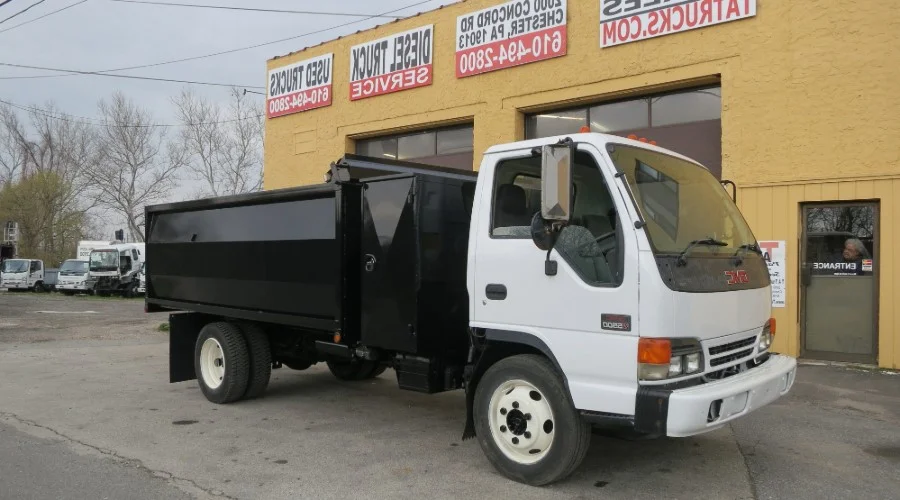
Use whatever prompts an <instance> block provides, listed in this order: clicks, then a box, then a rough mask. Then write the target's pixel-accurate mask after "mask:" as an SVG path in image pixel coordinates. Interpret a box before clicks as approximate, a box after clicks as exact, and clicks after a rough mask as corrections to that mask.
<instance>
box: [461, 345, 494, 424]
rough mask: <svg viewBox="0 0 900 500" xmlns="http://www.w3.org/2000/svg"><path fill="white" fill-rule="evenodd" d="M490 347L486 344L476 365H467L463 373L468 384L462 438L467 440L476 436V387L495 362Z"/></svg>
mask: <svg viewBox="0 0 900 500" xmlns="http://www.w3.org/2000/svg"><path fill="white" fill-rule="evenodd" d="M488 350H489V347H488V345H485V346H484V349H483V350H482V351H481V355H480V356H478V360H477V361H476V362H475V364H474V365H471V364H470V365H468V366H466V369H465V371H464V373H463V380H465V384H466V427H465V428H464V429H463V435H462V440H463V441H466V440H468V439H472V438H473V437H475V436H476V434H477V433H476V432H475V415H474V412H475V389H476V388H477V387H478V382H479V381H480V380H481V376H482V375H484V372H485V371H487V369H488V367H490V366H491V364H493V362H492V360H491V359H490V357H491V356H490V355H488Z"/></svg>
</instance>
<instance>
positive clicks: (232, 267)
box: [147, 189, 343, 328]
mask: <svg viewBox="0 0 900 500" xmlns="http://www.w3.org/2000/svg"><path fill="white" fill-rule="evenodd" d="M340 194H341V193H340V191H336V190H334V189H318V190H306V191H304V190H298V191H297V192H296V193H294V194H291V195H284V194H281V195H278V196H267V195H266V194H262V195H254V196H248V197H245V198H242V197H233V198H229V199H227V200H226V201H225V202H210V203H205V204H204V203H202V201H201V202H186V203H183V204H171V205H166V206H161V207H159V210H158V211H148V235H147V268H148V290H147V298H148V302H156V303H158V304H162V305H166V306H169V307H171V306H172V305H173V304H174V305H176V306H181V307H178V308H181V309H187V310H199V311H204V306H206V312H210V311H211V309H210V307H215V308H217V309H218V310H222V309H226V308H227V309H228V310H233V311H234V312H243V314H236V316H237V317H241V316H244V317H247V316H248V313H249V314H253V313H258V314H259V319H260V320H270V321H275V322H284V320H285V318H287V317H290V316H296V317H303V318H308V319H310V320H314V319H315V320H323V321H318V322H317V323H316V324H318V325H327V324H333V325H335V326H334V327H335V328H337V327H338V326H337V325H339V323H340V317H341V286H342V282H343V276H342V262H341V259H342V254H343V252H342V251H341V245H342V241H341V237H340V233H339V231H338V223H339V221H338V219H339V217H340V214H341V211H340V210H339V209H338V207H339V206H340ZM266 313H270V314H271V316H272V317H266ZM251 317H256V316H251ZM272 318H277V319H275V320H273V319H272ZM298 319H299V318H298ZM288 322H289V323H295V324H300V325H303V324H304V323H303V322H302V321H299V322H295V321H288Z"/></svg>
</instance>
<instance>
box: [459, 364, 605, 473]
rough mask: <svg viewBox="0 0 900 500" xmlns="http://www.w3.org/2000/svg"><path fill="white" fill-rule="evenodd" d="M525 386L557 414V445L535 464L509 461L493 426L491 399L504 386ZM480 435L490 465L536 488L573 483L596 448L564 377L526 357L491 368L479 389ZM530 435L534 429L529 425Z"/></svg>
mask: <svg viewBox="0 0 900 500" xmlns="http://www.w3.org/2000/svg"><path fill="white" fill-rule="evenodd" d="M517 379H519V380H524V381H525V382H527V383H529V384H531V385H533V386H534V387H535V388H537V390H538V391H539V392H540V393H541V394H542V395H543V397H544V398H546V401H547V403H548V404H549V405H550V408H551V410H552V411H553V420H554V421H555V422H553V425H552V427H551V429H552V432H556V434H555V435H554V436H553V442H552V444H551V445H550V447H549V448H548V451H547V454H546V455H545V456H544V457H543V458H541V459H540V460H539V461H537V462H535V463H532V464H523V463H519V462H517V461H515V460H512V459H510V458H509V457H507V456H506V455H505V454H504V453H503V451H501V450H500V448H499V446H498V445H497V443H496V441H495V439H494V437H493V435H492V432H491V428H490V426H489V423H488V418H489V417H490V415H489V408H490V402H491V396H492V395H493V393H494V391H495V390H496V389H497V388H499V387H500V386H501V385H502V384H503V383H505V382H507V381H510V380H517ZM474 417H475V430H476V433H477V436H478V443H479V444H480V445H481V449H482V451H483V452H484V454H485V455H486V456H487V458H488V460H489V461H490V462H491V464H492V465H493V466H494V467H495V468H496V469H497V470H498V471H499V472H500V473H501V474H503V475H504V476H506V477H508V478H510V479H513V480H515V481H518V482H521V483H525V484H529V485H532V486H542V485H546V484H550V483H553V482H555V481H559V480H562V479H565V478H566V477H568V476H569V475H570V474H571V473H572V472H573V471H574V470H575V469H577V468H578V466H579V465H581V462H582V460H584V456H585V455H586V454H587V450H588V447H589V446H590V442H591V427H590V425H589V424H588V423H587V422H585V421H584V420H583V419H582V418H581V416H580V415H579V414H578V411H577V410H576V409H575V407H574V406H573V405H572V402H571V400H570V399H569V396H568V391H567V390H566V387H565V384H564V383H563V380H562V377H561V376H560V374H559V373H558V372H557V371H556V369H555V368H554V366H553V365H552V364H551V363H550V361H549V360H547V358H545V357H543V356H538V355H534V354H522V355H518V356H512V357H509V358H504V359H502V360H500V361H498V362H497V363H495V364H494V365H493V366H491V367H490V368H488V370H487V371H486V372H485V374H484V376H483V377H482V378H481V381H480V382H479V383H478V386H477V388H476V389H475V400H474ZM529 429H530V424H529Z"/></svg>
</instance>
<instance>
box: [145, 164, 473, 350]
mask: <svg viewBox="0 0 900 500" xmlns="http://www.w3.org/2000/svg"><path fill="white" fill-rule="evenodd" d="M330 174H331V176H332V180H331V181H330V182H328V183H325V184H320V185H314V186H306V187H298V188H289V189H279V190H272V191H263V192H258V193H251V194H244V195H236V196H228V197H220V198H213V199H203V200H196V201H188V202H181V203H172V204H166V205H156V206H149V207H147V209H146V216H147V219H146V220H147V230H146V248H147V250H146V251H147V295H146V301H147V304H148V308H149V309H151V310H152V309H158V308H168V309H175V310H185V311H196V312H202V313H207V314H213V315H218V316H222V317H228V318H237V319H246V320H255V321H260V322H265V323H270V324H275V325H284V326H288V327H294V328H297V329H301V330H306V331H313V332H325V333H327V334H328V335H329V337H330V336H331V335H332V334H334V333H336V332H340V333H341V335H342V343H343V344H347V345H351V346H352V345H354V344H356V343H357V342H360V343H362V344H364V345H366V346H370V347H376V348H380V349H383V350H387V351H392V352H397V353H407V354H412V355H417V356H434V355H438V354H441V355H446V354H450V352H452V353H453V354H454V356H452V357H458V356H463V355H464V354H463V351H465V349H466V348H467V345H468V344H467V337H466V326H467V319H468V298H467V292H466V255H467V247H468V231H469V220H470V212H471V207H472V199H473V196H474V189H475V180H476V174H475V173H473V172H463V171H457V170H450V169H443V168H431V167H428V166H424V165H417V164H412V163H406V162H392V161H382V160H374V159H371V158H365V157H360V156H356V155H347V156H345V157H343V158H342V159H341V160H340V161H338V162H336V163H334V164H333V165H332V166H331V171H330Z"/></svg>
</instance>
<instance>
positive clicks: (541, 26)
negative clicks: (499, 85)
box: [456, 0, 566, 78]
mask: <svg viewBox="0 0 900 500" xmlns="http://www.w3.org/2000/svg"><path fill="white" fill-rule="evenodd" d="M565 54H566V0H513V1H511V2H506V3H503V4H500V5H495V6H493V7H488V8H487V9H482V10H479V11H477V12H470V13H468V14H464V15H462V16H459V17H457V18H456V77H457V78H463V77H467V76H472V75H477V74H480V73H487V72H488V71H496V70H498V69H504V68H509V67H511V66H518V65H520V64H528V63H532V62H535V61H541V60H544V59H550V58H552V57H559V56H563V55H565Z"/></svg>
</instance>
